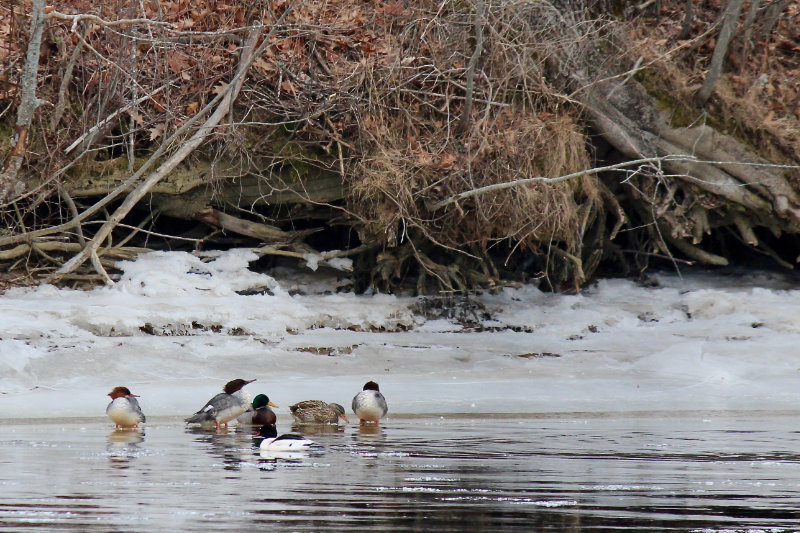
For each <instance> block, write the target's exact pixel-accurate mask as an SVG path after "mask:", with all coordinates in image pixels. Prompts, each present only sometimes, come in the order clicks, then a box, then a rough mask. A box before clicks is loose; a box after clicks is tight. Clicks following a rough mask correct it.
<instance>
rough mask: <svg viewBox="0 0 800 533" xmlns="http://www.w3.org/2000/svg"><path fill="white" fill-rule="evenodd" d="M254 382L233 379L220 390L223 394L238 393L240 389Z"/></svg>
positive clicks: (252, 380)
mask: <svg viewBox="0 0 800 533" xmlns="http://www.w3.org/2000/svg"><path fill="white" fill-rule="evenodd" d="M254 381H255V380H254V379H251V380H250V381H246V380H244V379H233V380H231V381H229V382H227V383H226V384H225V387H223V389H222V390H223V391H225V394H233V393H234V392H237V391H240V390H241V389H242V387H244V386H245V385H247V384H248V383H252V382H254Z"/></svg>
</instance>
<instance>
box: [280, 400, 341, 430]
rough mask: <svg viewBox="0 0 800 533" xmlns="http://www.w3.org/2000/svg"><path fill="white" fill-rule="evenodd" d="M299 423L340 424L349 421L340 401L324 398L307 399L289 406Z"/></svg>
mask: <svg viewBox="0 0 800 533" xmlns="http://www.w3.org/2000/svg"><path fill="white" fill-rule="evenodd" d="M289 410H290V411H291V412H292V416H293V417H294V420H295V422H297V423H298V424H338V423H339V420H340V419H341V420H344V421H345V422H347V417H346V416H344V407H342V406H341V405H339V404H338V403H325V402H323V401H322V400H305V401H303V402H299V403H296V404H294V405H292V406H290V407H289Z"/></svg>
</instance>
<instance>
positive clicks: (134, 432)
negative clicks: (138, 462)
mask: <svg viewBox="0 0 800 533" xmlns="http://www.w3.org/2000/svg"><path fill="white" fill-rule="evenodd" d="M142 442H144V430H141V429H136V428H119V429H115V430H114V431H112V432H111V433H109V434H108V445H107V446H106V450H107V451H108V460H109V461H110V462H111V466H112V468H117V469H123V470H124V469H126V468H129V467H130V466H131V462H132V461H133V459H135V458H136V457H138V455H139V452H140V451H141V449H140V448H139V444H141V443H142Z"/></svg>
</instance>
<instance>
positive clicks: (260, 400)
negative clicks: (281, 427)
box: [236, 394, 278, 426]
mask: <svg viewBox="0 0 800 533" xmlns="http://www.w3.org/2000/svg"><path fill="white" fill-rule="evenodd" d="M270 407H278V406H277V405H275V404H274V403H272V402H271V401H269V398H268V397H267V395H266V394H257V395H256V397H255V398H253V406H252V407H251V408H250V409H248V410H247V411H245V412H244V413H242V414H241V415H239V417H238V418H237V419H236V420H238V421H239V423H240V424H254V425H258V426H263V425H264V424H274V423H275V422H277V421H278V417H276V416H275V411H273V410H272V409H270Z"/></svg>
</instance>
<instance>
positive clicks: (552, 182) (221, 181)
mask: <svg viewBox="0 0 800 533" xmlns="http://www.w3.org/2000/svg"><path fill="white" fill-rule="evenodd" d="M611 4H613V3H611ZM657 4H658V6H661V5H662V3H661V2H659V3H657ZM663 4H664V6H665V7H664V10H665V12H666V10H668V9H670V8H674V6H673V4H674V5H675V6H677V5H679V4H680V5H683V3H678V2H663ZM783 4H785V2H783ZM604 6H605V4H603V3H591V2H588V3H587V2H583V1H581V0H553V1H551V2H548V1H539V0H535V1H534V0H523V1H519V2H496V1H489V0H473V1H472V2H467V3H463V2H452V1H445V2H434V1H430V0H423V1H420V2H412V3H405V2H399V1H389V2H361V1H356V0H331V1H329V2H324V3H323V2H301V1H295V0H258V1H256V2H254V3H251V4H246V5H245V4H236V3H231V2H228V1H226V0H197V1H193V2H188V1H187V0H166V1H161V2H149V1H145V2H140V3H129V2H123V1H122V0H115V1H112V2H108V3H102V4H100V5H98V4H97V3H89V2H85V1H84V0H62V1H60V2H55V3H53V4H51V5H49V6H47V7H45V5H44V2H43V1H42V0H33V3H32V4H30V5H28V4H25V5H24V6H18V5H16V4H13V5H12V6H11V7H6V6H0V9H2V10H3V13H2V15H3V16H0V37H2V38H3V43H4V44H3V46H0V149H1V150H2V151H3V153H4V154H7V157H6V159H5V161H4V162H3V167H2V169H0V171H2V172H0V216H2V218H3V221H4V226H3V227H5V228H6V229H4V230H2V229H0V261H5V262H6V264H8V265H9V267H10V268H19V267H21V266H25V267H27V268H28V269H29V271H30V272H32V273H34V274H35V275H36V276H37V277H38V278H40V279H41V278H42V277H43V275H50V276H51V277H50V278H48V279H55V278H54V277H52V275H53V274H54V273H55V274H56V275H57V277H59V278H63V277H65V276H73V277H74V276H75V271H76V270H78V269H79V268H80V267H81V265H82V264H83V263H84V261H87V260H90V261H91V263H92V265H93V270H94V271H95V272H96V273H97V275H98V277H99V279H103V280H104V281H106V282H108V283H110V282H111V278H110V277H109V276H108V275H107V274H106V269H108V268H110V267H112V266H113V262H112V261H111V260H112V259H114V258H117V257H129V256H130V255H131V254H135V253H138V252H139V251H141V250H142V249H146V248H154V247H159V246H168V247H170V248H173V249H174V248H180V247H181V246H183V247H184V249H189V250H191V249H198V248H204V247H209V246H231V245H250V246H258V249H259V250H260V251H261V253H263V254H267V255H280V256H285V257H296V258H304V257H308V256H309V254H310V255H314V256H316V257H317V258H318V259H319V260H321V261H323V262H324V261H325V260H328V259H334V258H340V257H343V256H347V255H352V256H355V257H357V258H358V261H357V263H356V265H357V273H358V275H359V276H360V277H361V279H362V283H363V285H368V284H369V285H374V286H378V287H380V288H382V289H388V290H392V289H394V288H396V287H398V286H399V285H401V284H405V283H408V281H409V279H412V280H414V281H413V282H412V283H415V285H416V288H417V289H418V290H419V291H420V292H428V291H431V290H445V291H467V290H469V289H472V288H476V287H491V286H495V285H497V284H499V283H503V282H505V281H508V280H510V279H525V278H530V277H544V278H546V279H547V280H548V282H549V283H550V286H551V287H557V286H559V285H560V284H564V283H565V284H567V285H570V286H573V287H577V286H579V285H581V284H582V283H584V282H586V281H587V280H588V279H590V278H591V277H592V275H593V273H594V272H595V271H596V269H597V268H598V266H599V265H600V264H601V261H602V260H603V259H606V260H608V259H611V258H616V259H617V260H619V263H618V265H623V264H624V265H627V264H628V263H629V262H630V261H629V260H628V259H626V258H625V257H624V256H623V255H622V254H623V253H624V252H627V251H632V252H635V253H636V254H637V255H636V257H642V254H645V255H646V254H650V255H664V256H665V257H674V255H673V254H675V253H677V254H678V255H680V256H683V257H688V258H690V259H692V260H698V261H702V262H707V263H712V264H713V263H716V264H721V263H724V262H726V261H727V260H726V259H725V257H724V253H723V252H722V251H721V250H719V249H713V250H710V249H709V248H708V247H706V246H705V244H706V243H707V242H708V239H707V235H708V234H709V233H711V232H714V231H717V230H719V229H729V228H732V229H734V230H735V232H736V233H737V235H739V236H741V237H742V240H743V242H745V243H747V245H749V246H754V247H758V248H759V250H760V251H762V252H763V253H767V254H769V255H771V256H772V257H773V258H775V259H776V260H778V261H779V262H783V263H784V264H786V259H787V258H786V257H785V255H782V254H781V253H780V252H776V251H775V250H774V249H773V248H772V247H770V245H769V243H768V242H767V241H769V239H764V238H763V237H764V236H763V234H761V230H760V229H758V228H766V229H767V230H769V232H770V234H771V235H773V236H775V237H773V238H774V239H777V238H778V237H777V236H778V235H782V234H787V233H788V234H792V235H794V234H798V233H800V223H799V222H798V221H799V220H800V217H798V216H796V213H800V199H798V195H797V192H796V191H797V189H798V187H797V186H796V183H798V182H797V179H800V178H798V176H797V173H796V170H795V169H794V168H793V167H792V165H794V164H797V162H798V161H797V156H796V154H797V150H795V151H794V152H792V150H793V149H795V148H796V139H797V136H794V137H793V136H792V135H791V134H790V135H786V134H784V132H785V131H786V129H785V128H784V130H781V129H780V128H779V127H774V128H772V129H771V130H768V131H767V132H765V131H764V129H763V128H759V127H758V121H757V120H755V119H747V118H742V117H741V113H739V112H737V111H736V110H737V109H741V107H740V108H735V107H731V105H728V104H725V103H722V104H720V101H722V102H731V101H733V100H735V99H739V101H744V100H746V95H744V94H742V93H741V91H739V92H738V93H737V92H736V91H734V92H733V93H731V96H730V98H726V97H725V95H726V94H728V93H726V91H728V89H727V87H729V85H728V83H729V81H730V78H729V77H726V76H725V75H723V76H722V78H721V81H720V82H719V83H718V86H719V87H721V89H719V90H718V91H717V93H715V96H713V97H712V98H711V100H710V103H709V104H708V109H709V110H712V111H714V110H716V111H719V110H720V109H721V111H719V112H717V113H716V114H715V115H714V119H713V120H711V119H710V120H707V121H703V120H701V121H698V120H697V117H698V116H699V114H700V115H702V116H708V115H707V114H705V111H704V110H703V109H700V108H698V107H697V105H696V104H692V105H691V108H690V109H688V108H687V109H683V112H682V114H681V117H687V116H688V117H690V119H689V120H688V122H684V123H680V124H678V123H675V121H674V120H673V118H674V116H675V114H676V113H677V111H675V109H677V107H678V106H672V110H671V111H669V113H672V114H671V115H670V114H668V113H665V111H664V109H665V106H664V101H663V100H665V98H660V96H661V95H663V94H666V95H667V96H668V97H669V101H670V102H679V103H681V105H682V104H683V103H684V102H687V101H691V94H692V91H694V90H696V89H697V87H696V86H693V85H692V83H690V82H687V83H684V84H683V85H681V82H679V81H676V80H679V79H680V76H679V74H677V73H676V72H686V71H687V69H686V67H685V65H683V66H682V65H679V64H677V63H670V62H669V61H667V59H669V58H671V57H673V55H671V54H672V52H670V53H667V54H664V53H662V52H661V51H660V49H658V46H662V47H663V46H664V43H668V44H669V43H670V42H671V41H675V40H676V39H677V38H678V35H677V34H678V32H679V31H680V33H681V34H683V33H684V32H683V31H682V30H683V29H684V28H682V27H680V25H674V26H672V27H671V29H670V30H668V29H664V28H663V27H660V28H659V31H660V32H665V33H664V35H666V36H664V35H662V37H663V39H662V41H658V42H660V43H661V44H660V45H655V44H654V40H653V39H651V40H648V39H647V36H646V35H645V34H644V33H642V32H641V31H640V30H641V28H642V27H644V26H646V25H647V24H650V23H652V22H653V21H656V20H658V19H657V18H647V17H645V16H644V15H643V14H636V13H634V14H631V13H630V12H627V13H624V14H621V15H620V14H619V13H615V12H614V13H613V16H612V15H611V13H612V12H613V10H612V9H610V8H609V9H608V10H606V9H605V8H604ZM783 7H786V6H785V5H784V6H783ZM659 8H660V7H659ZM757 8H759V6H756V9H757ZM789 9H791V8H789ZM681 14H682V13H678V12H677V11H674V12H672V13H671V16H670V20H688V19H684V18H682V17H680V16H679V15H681ZM795 15H796V13H795ZM693 16H694V19H693V20H694V21H695V27H696V28H695V27H691V24H690V32H689V33H690V34H691V35H692V38H691V39H690V40H688V41H681V43H682V44H680V45H679V46H677V50H684V49H694V50H695V51H696V49H697V48H698V47H700V46H702V45H703V42H704V39H705V38H706V36H708V35H711V34H712V31H713V21H712V22H708V20H707V19H708V13H699V14H698V13H695V14H694V15H693ZM793 16H794V15H793ZM703 17H706V18H703ZM626 18H633V20H634V21H635V24H628V22H626V20H625V19H626ZM729 18H731V17H729ZM745 22H746V21H745ZM703 24H705V26H703ZM662 26H665V25H662ZM773 27H777V28H779V29H781V28H782V29H783V30H785V29H786V25H785V24H784V25H781V24H780V23H776V25H774V26H773ZM729 29H730V27H729ZM637 31H638V32H639V33H636V32H637ZM670 32H671V33H670ZM744 33H745V31H744V28H743V29H742V32H739V33H737V32H736V31H734V32H733V35H734V38H733V41H732V42H733V43H738V42H739V41H737V40H736V37H737V36H738V35H740V34H744ZM632 35H638V36H640V38H639V39H638V40H637V41H636V43H637V46H635V47H634V46H631V42H633V41H631V36H632ZM782 35H784V34H782ZM695 44H696V45H697V46H695ZM654 46H655V48H654ZM736 46H744V45H741V44H737V45H736ZM693 47H694V48H693ZM34 49H35V50H34ZM31 50H33V52H32V51H31ZM653 50H655V51H653ZM37 51H38V55H37V53H36V52H37ZM646 51H650V52H652V53H650V52H646ZM712 51H713V50H712V49H709V50H708V54H709V55H710V54H711V53H712ZM745 51H746V52H749V51H752V47H750V48H746V47H745ZM659 54H661V55H659ZM37 57H38V59H39V60H38V61H36V58H37ZM665 58H666V59H665ZM634 64H635V68H634V69H632V70H629V69H630V67H631V66H632V65H634ZM676 65H677V66H676ZM670 68H671V69H672V70H673V71H674V72H672V73H671V74H670V73H669V72H668V71H669V69H670ZM654 70H655V71H658V72H661V74H660V75H661V76H664V75H666V76H667V77H668V78H669V79H670V82H668V83H663V84H658V82H656V83H648V76H651V77H652V72H654ZM665 72H667V74H664V73H665ZM744 72H745V68H744V67H742V68H741V70H740V72H739V77H740V78H743V79H744V78H746V76H745V75H744ZM655 77H656V78H657V77H658V76H655ZM31 80H33V81H31ZM707 85H710V84H707ZM681 87H682V88H683V89H685V92H681V90H682V89H681ZM659 90H660V91H661V92H660V93H659V92H658V91H659ZM799 94H800V93H799ZM784 99H785V95H784ZM748 101H749V102H750V104H751V105H752V106H755V105H756V100H755V99H751V100H748ZM795 104H796V103H795ZM670 105H672V104H670ZM726 106H727V107H726ZM796 107H797V106H796V105H795V108H796ZM14 120H15V121H16V122H14ZM734 120H736V121H737V122H735V123H734ZM788 120H790V122H791V121H792V120H795V119H794V118H793V117H789V119H788ZM715 121H716V122H715ZM795 122H796V121H795ZM701 123H705V124H706V125H705V126H703V128H706V129H702V128H699V127H698V124H701ZM731 124H734V127H733V130H736V128H737V127H741V128H742V130H743V131H745V132H746V135H747V136H748V138H749V136H751V135H754V136H755V138H756V139H757V142H755V143H754V145H753V146H750V147H746V144H744V143H741V142H738V141H737V142H733V141H736V136H735V134H736V132H735V131H732V129H731V127H729V126H731ZM792 124H795V123H794V122H793V123H792ZM587 125H590V126H591V127H592V128H593V130H592V131H590V130H587ZM720 131H722V132H724V133H723V134H722V137H720V135H718V133H719V132H720ZM790 131H795V130H793V129H792V130H790ZM597 133H599V134H600V135H601V136H602V137H603V138H604V142H602V143H599V144H598V143H596V142H594V141H592V140H590V139H591V137H590V136H589V135H587V134H592V135H594V134H597ZM709 139H713V142H711V143H710V144H709V142H710V141H709ZM704 143H705V144H704ZM592 145H594V147H593V146H592ZM631 159H632V160H638V161H641V164H640V165H636V166H633V167H631V168H630V169H629V170H628V171H626V172H625V173H623V174H622V177H620V174H619V173H618V172H613V173H609V174H601V173H599V172H598V171H595V170H593V169H592V167H599V166H602V165H603V164H610V166H608V168H609V169H610V168H614V169H619V168H621V167H618V166H616V164H618V163H619V164H620V165H621V166H625V164H624V162H625V161H626V160H631ZM698 159H700V160H702V161H698ZM728 159H733V160H734V161H733V162H731V161H728ZM770 163H777V164H779V165H783V166H769V164H770ZM742 169H749V170H748V171H745V172H743V171H742ZM752 169H757V170H752ZM584 170H585V171H586V172H585V173H584V172H582V171H584ZM559 176H563V177H565V178H564V179H553V178H557V177H559ZM536 177H539V178H537V179H535V180H531V179H530V178H536ZM743 185H744V187H743ZM159 218H161V219H162V220H170V221H172V222H171V223H170V224H166V223H164V222H161V223H159V222H158V220H159ZM626 224H628V225H630V226H631V227H632V229H631V230H630V231H628V232H626V234H625V236H624V242H622V243H617V242H616V241H615V240H614V239H615V237H617V236H618V234H619V230H620V228H621V227H622V226H624V225H626ZM337 227H342V228H345V230H344V231H343V232H339V235H338V236H336V237H334V238H331V235H332V231H334V230H332V229H331V228H337ZM323 229H324V230H325V237H319V235H320V234H319V233H318V231H319V230H323ZM348 229H350V230H355V231H349V232H348ZM221 232H227V237H225V238H224V239H223V237H222V236H221ZM354 234H355V235H357V236H358V238H357V239H356V238H353V237H352V235H354ZM342 235H344V236H345V237H344V238H343V237H342ZM704 239H706V240H705V241H704ZM159 243H161V244H159ZM337 247H338V248H345V249H343V250H338V251H337V250H336V249H335V248H337ZM626 248H633V250H625V249H626ZM792 259H793V258H792ZM337 264H338V265H340V266H341V265H342V264H343V263H337Z"/></svg>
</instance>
